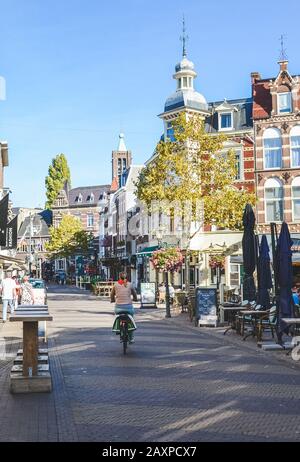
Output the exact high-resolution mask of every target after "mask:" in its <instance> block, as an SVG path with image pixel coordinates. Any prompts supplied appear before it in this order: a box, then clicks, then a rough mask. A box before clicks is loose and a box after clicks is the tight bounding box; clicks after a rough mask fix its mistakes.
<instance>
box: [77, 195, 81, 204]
mask: <svg viewBox="0 0 300 462" xmlns="http://www.w3.org/2000/svg"><path fill="white" fill-rule="evenodd" d="M77 202H80V203H81V202H82V194H81V193H79V195H78V198H77Z"/></svg>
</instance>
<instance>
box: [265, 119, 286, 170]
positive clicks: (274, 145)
mask: <svg viewBox="0 0 300 462" xmlns="http://www.w3.org/2000/svg"><path fill="white" fill-rule="evenodd" d="M263 139H264V158H265V169H269V168H281V165H282V149H281V132H280V130H278V129H277V128H267V130H265V132H264V137H263Z"/></svg>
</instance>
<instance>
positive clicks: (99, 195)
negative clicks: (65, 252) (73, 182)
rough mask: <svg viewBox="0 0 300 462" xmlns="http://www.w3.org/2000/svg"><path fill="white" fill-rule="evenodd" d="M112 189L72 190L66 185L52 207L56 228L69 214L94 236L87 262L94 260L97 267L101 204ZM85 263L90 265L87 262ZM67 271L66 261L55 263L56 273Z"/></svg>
mask: <svg viewBox="0 0 300 462" xmlns="http://www.w3.org/2000/svg"><path fill="white" fill-rule="evenodd" d="M110 189H111V186H110V185H97V186H81V187H78V188H73V189H70V188H69V186H68V184H67V183H65V186H64V188H63V189H62V190H61V191H60V193H59V195H58V196H57V198H56V200H55V201H54V204H53V207H52V213H53V226H54V227H58V226H59V225H60V223H61V220H62V217H63V216H64V215H66V214H67V215H72V216H74V217H76V218H77V219H78V220H79V221H80V222H81V224H82V227H83V229H84V230H85V231H88V232H90V233H92V234H93V236H94V242H93V248H91V249H90V251H89V254H90V255H89V256H87V260H93V263H94V266H95V267H96V266H97V262H98V249H99V226H100V223H99V212H100V204H101V202H103V201H105V200H106V197H107V195H108V194H109V193H110ZM85 263H86V264H88V262H87V261H86V262H85ZM82 264H83V262H82V261H81V263H80V265H81V266H82ZM66 269H67V262H66V260H65V259H58V260H56V261H55V271H58V270H64V271H66Z"/></svg>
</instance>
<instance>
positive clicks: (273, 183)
mask: <svg viewBox="0 0 300 462" xmlns="http://www.w3.org/2000/svg"><path fill="white" fill-rule="evenodd" d="M268 183H269V184H268ZM279 185H280V186H279ZM278 187H281V188H282V198H281V201H282V220H281V219H279V220H268V218H267V202H270V201H276V200H277V201H278V202H279V200H280V199H267V197H266V189H267V188H278ZM264 203H265V223H273V222H274V223H281V222H282V221H283V220H284V188H283V183H282V181H281V180H280V179H279V178H268V180H267V181H266V182H265V184H264Z"/></svg>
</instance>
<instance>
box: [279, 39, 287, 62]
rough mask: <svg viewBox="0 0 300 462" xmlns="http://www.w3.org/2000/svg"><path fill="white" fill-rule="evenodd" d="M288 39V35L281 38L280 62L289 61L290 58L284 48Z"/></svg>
mask: <svg viewBox="0 0 300 462" xmlns="http://www.w3.org/2000/svg"><path fill="white" fill-rule="evenodd" d="M285 38H286V35H283V34H281V36H280V44H281V50H280V57H279V59H280V61H287V59H288V57H287V54H286V48H284V39H285Z"/></svg>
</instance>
